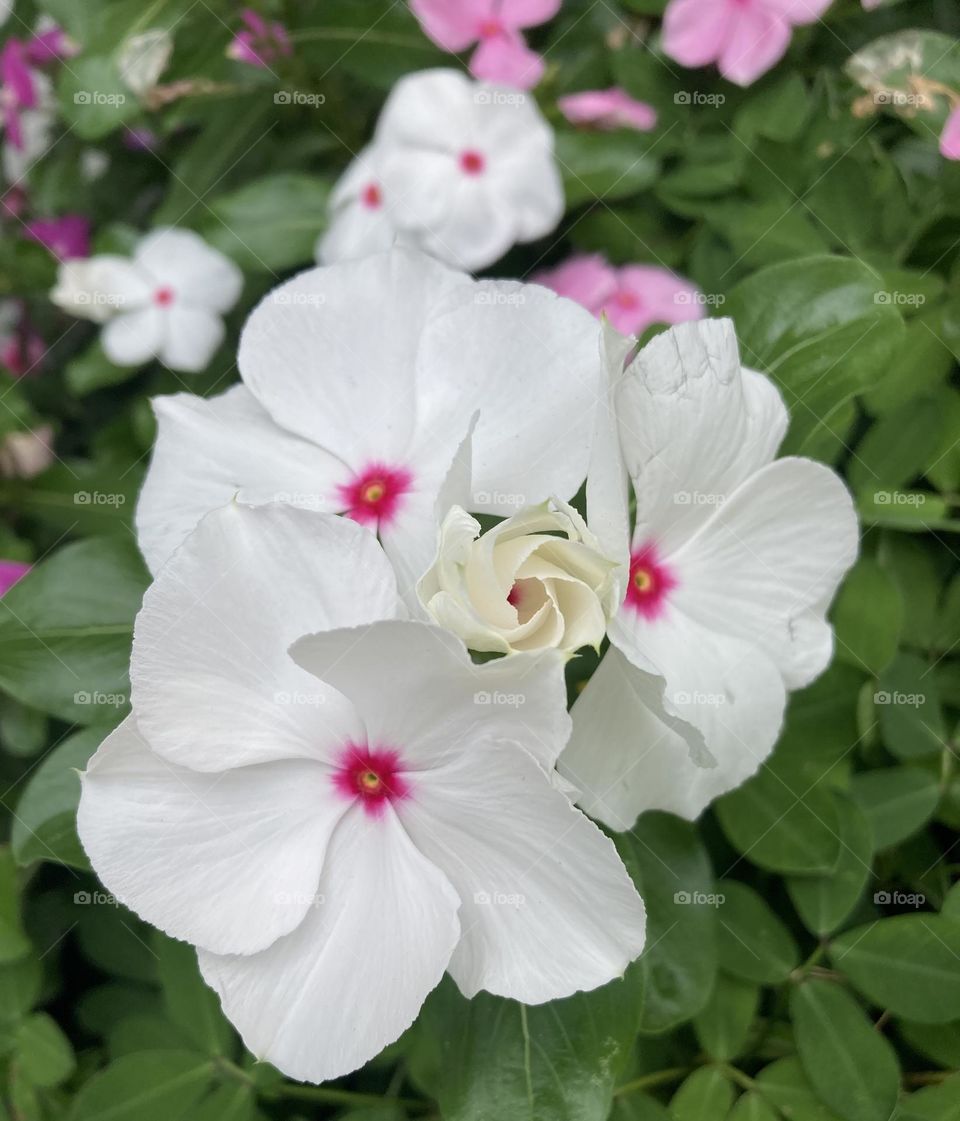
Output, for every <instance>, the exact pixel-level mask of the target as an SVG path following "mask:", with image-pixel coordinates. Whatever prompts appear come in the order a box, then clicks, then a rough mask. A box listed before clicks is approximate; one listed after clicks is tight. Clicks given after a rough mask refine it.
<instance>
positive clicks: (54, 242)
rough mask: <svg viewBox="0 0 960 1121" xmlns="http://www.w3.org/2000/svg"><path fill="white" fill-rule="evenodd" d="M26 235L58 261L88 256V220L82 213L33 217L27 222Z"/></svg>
mask: <svg viewBox="0 0 960 1121" xmlns="http://www.w3.org/2000/svg"><path fill="white" fill-rule="evenodd" d="M27 237H29V238H31V239H32V240H33V241H38V242H40V244H41V245H42V246H44V248H46V249H48V250H49V251H50V252H51V253H52V254H53V256H54V257H56V258H57V260H58V261H66V260H69V259H70V258H71V257H89V256H90V220H89V219H88V218H86V217H84V215H82V214H64V216H63V217H62V218H35V219H34V220H33V221H32V222H28V223H27Z"/></svg>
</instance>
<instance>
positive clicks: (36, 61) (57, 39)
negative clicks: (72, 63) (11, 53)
mask: <svg viewBox="0 0 960 1121" xmlns="http://www.w3.org/2000/svg"><path fill="white" fill-rule="evenodd" d="M24 49H25V53H26V56H27V59H28V61H29V62H30V63H31V65H33V66H45V65H46V64H47V63H48V62H59V61H60V60H61V59H64V58H73V56H74V55H75V54H77V53H78V47H77V45H76V43H74V42H72V40H71V39H70V38H69V37H68V36H67V35H66V34H65V32H64V30H63V28H62V27H60V26H58V25H57V24H55V23H51V24H48V25H47V26H46V27H44V28H42V29H41V30H38V31H37V32H36V33H35V34H34V36H33V38H32V39H30V40H29V41H28V42H27V43H26V45H25V48H24Z"/></svg>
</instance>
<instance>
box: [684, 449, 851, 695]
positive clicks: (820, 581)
mask: <svg viewBox="0 0 960 1121" xmlns="http://www.w3.org/2000/svg"><path fill="white" fill-rule="evenodd" d="M857 543H858V534H857V517H856V513H855V512H854V508H853V501H852V499H851V497H850V494H849V492H848V491H847V489H846V487H845V486H844V485H843V483H842V482H841V481H840V479H839V477H838V476H837V475H835V474H834V472H833V471H831V470H830V469H829V468H827V467H824V466H823V465H822V464H819V463H814V462H813V461H812V460H809V459H780V460H777V462H776V463H772V464H770V465H769V466H768V467H765V468H764V469H763V470H761V471H758V472H757V473H756V474H755V475H753V476H752V477H751V478H750V479H748V480H747V481H746V482H745V483H744V484H743V485H742V486H740V487H739V488H738V489H737V490H735V491H734V492H733V494H732V495H731V496H730V498H729V499H728V500H727V501H726V503H724V505H723V506H722V507H721V508H720V509H719V510H718V511H717V512H716V513H715V514H714V515H713V517H712V518H710V520H709V521H708V522H706V523H705V524H704V525H703V526H702V527H701V529H700V531H699V532H698V533H697V534H696V535H695V536H694V537H693V538H691V540H690V541H689V542H687V544H686V545H685V546H684V547H683V548H682V549H681V550H680V551H679V552H677V553H676V554H675V555H674V556H673V557H672V558H671V561H670V563H671V566H673V567H674V568H675V571H676V574H677V580H678V585H677V588H676V589H675V590H674V591H673V592H672V593H671V598H672V602H673V603H674V604H675V605H676V608H677V610H678V611H682V612H685V613H686V614H687V615H689V616H690V617H691V618H693V619H696V620H697V621H698V622H699V623H701V624H702V625H704V626H705V627H709V628H711V629H712V630H714V631H718V632H720V633H722V634H730V635H736V636H738V637H740V638H743V639H745V640H747V641H749V642H753V643H755V644H756V645H757V646H759V647H761V648H762V649H763V650H765V651H766V653H767V654H768V655H769V657H771V658H772V659H773V661H774V662H775V663H776V665H777V666H778V668H779V669H780V672H781V673H782V674H783V676H784V679H785V680H786V683H787V686H788V688H791V689H798V688H802V687H803V686H804V685H807V684H809V683H810V682H811V681H812V680H813V679H814V678H815V677H816V676H817V675H818V674H819V673H821V672H822V671H823V670H824V669H825V668H826V666H827V665H828V663H829V661H830V657H831V654H832V653H833V635H832V630H831V628H830V625H829V624H828V623H827V622H826V620H825V618H824V615H825V613H826V609H827V607H828V605H829V603H830V600H831V599H832V597H833V594H834V592H835V591H836V590H837V587H838V585H839V583H840V581H841V579H842V578H843V576H844V574H845V573H846V571H847V570H848V569H849V568H850V566H851V565H852V564H853V562H854V560H856V556H857Z"/></svg>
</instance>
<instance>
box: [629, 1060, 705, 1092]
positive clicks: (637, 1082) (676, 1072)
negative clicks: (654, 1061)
mask: <svg viewBox="0 0 960 1121" xmlns="http://www.w3.org/2000/svg"><path fill="white" fill-rule="evenodd" d="M696 1069H697V1068H696V1067H671V1068H670V1069H669V1070H658V1071H654V1073H653V1074H644V1075H641V1076H640V1078H635V1079H634V1080H633V1081H632V1082H625V1083H624V1084H623V1085H622V1086H618V1087H617V1088H616V1090H614V1091H613V1096H614V1097H615V1098H619V1097H623V1095H624V1094H634V1093H636V1092H637V1091H638V1090H653V1089H656V1087H657V1086H665V1085H667V1084H668V1083H670V1082H679V1081H680V1080H681V1079H682V1078H686V1077H687V1075H688V1074H692V1073H693V1071H695V1070H696Z"/></svg>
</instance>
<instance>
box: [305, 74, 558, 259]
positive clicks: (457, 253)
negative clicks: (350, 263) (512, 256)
mask: <svg viewBox="0 0 960 1121" xmlns="http://www.w3.org/2000/svg"><path fill="white" fill-rule="evenodd" d="M563 206H564V199H563V184H562V182H561V179H560V173H559V170H558V168H557V163H556V159H555V157H554V137H553V131H552V129H551V128H550V126H549V125H548V124H547V122H546V120H545V119H544V118H543V116H542V115H541V113H540V111H539V109H538V108H537V105H536V102H535V101H534V99H533V98H532V97H531V96H529V95H528V94H524V93H521V92H519V91H517V90H508V89H503V88H500V87H498V86H494V85H490V84H489V83H487V82H475V81H473V80H472V79H470V78H468V77H467V76H466V75H465V74H462V73H460V72H459V71H457V70H444V69H441V70H422V71H419V72H417V73H414V74H410V75H408V76H407V77H405V78H402V79H401V80H400V81H399V82H398V83H397V84H396V86H394V88H393V90H392V91H391V93H390V96H389V97H388V98H387V101H386V104H385V105H384V107H383V112H382V113H381V115H380V120H379V122H378V123H377V128H376V132H375V135H374V139H373V143H372V144H371V145H370V147H369V148H367V149H366V150H365V151H364V152H363V153H362V155H361V156H360V158H359V159H358V160H356V161H354V163H353V164H352V165H351V166H350V167H349V168H348V169H347V171H346V173H345V175H344V177H343V179H342V180H341V183H340V184H339V185H338V187H337V189H336V191H335V192H334V195H333V199H332V217H331V226H330V229H329V231H328V233H327V234H326V235H325V236H324V237H323V238H322V239H321V241H320V243H319V245H318V251H319V253H320V255H321V259H322V260H324V261H326V262H328V263H329V262H333V261H336V260H341V259H344V258H346V257H358V256H362V255H364V254H366V253H370V252H374V251H376V250H379V249H381V248H383V245H384V241H385V239H386V238H387V237H388V236H390V231H391V230H393V231H394V232H395V233H396V234H398V235H400V236H401V237H402V239H403V240H404V241H405V242H406V243H413V244H416V245H417V246H419V247H420V248H422V249H424V250H426V251H427V252H428V253H431V254H432V255H433V256H435V257H437V258H439V259H440V260H443V261H447V262H448V263H450V264H452V265H456V266H457V267H458V268H462V269H467V270H476V269H481V268H485V267H486V266H487V265H491V264H493V262H494V261H496V260H497V259H498V258H500V257H502V256H503V254H504V253H505V252H506V251H507V250H508V249H509V248H510V247H511V246H512V245H514V244H516V243H517V242H527V241H534V240H536V239H537V238H539V237H544V236H545V235H546V234H548V233H550V232H551V231H552V230H553V229H555V228H556V226H557V224H558V222H559V221H560V219H561V218H562V217H563Z"/></svg>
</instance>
